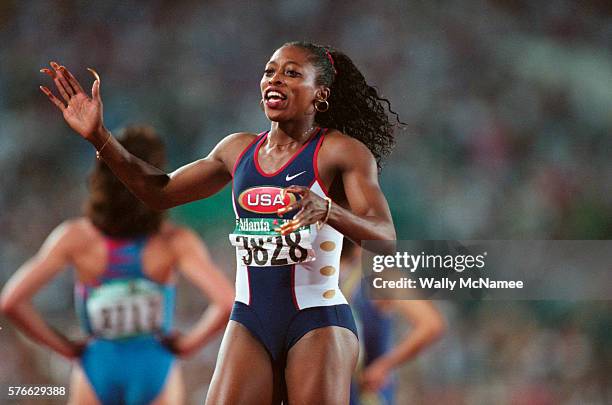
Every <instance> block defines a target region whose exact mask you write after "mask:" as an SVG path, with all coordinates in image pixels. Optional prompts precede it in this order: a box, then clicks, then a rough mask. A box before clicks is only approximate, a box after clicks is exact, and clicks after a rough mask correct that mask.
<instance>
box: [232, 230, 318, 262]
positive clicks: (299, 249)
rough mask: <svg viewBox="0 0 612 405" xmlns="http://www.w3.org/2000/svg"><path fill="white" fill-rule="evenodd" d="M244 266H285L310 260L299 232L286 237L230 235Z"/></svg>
mask: <svg viewBox="0 0 612 405" xmlns="http://www.w3.org/2000/svg"><path fill="white" fill-rule="evenodd" d="M232 236H233V238H234V242H235V245H236V247H237V248H238V254H239V255H240V256H241V259H242V262H243V263H244V265H245V266H286V265H289V264H295V263H302V262H305V261H308V260H311V257H312V255H311V254H310V252H309V249H308V248H306V247H304V246H302V245H300V243H303V241H302V235H301V233H299V232H295V233H290V234H288V235H275V236H256V235H232Z"/></svg>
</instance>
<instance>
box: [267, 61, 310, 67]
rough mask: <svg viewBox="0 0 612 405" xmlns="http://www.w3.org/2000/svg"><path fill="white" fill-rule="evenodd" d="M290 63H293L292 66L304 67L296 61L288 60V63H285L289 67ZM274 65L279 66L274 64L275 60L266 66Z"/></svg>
mask: <svg viewBox="0 0 612 405" xmlns="http://www.w3.org/2000/svg"><path fill="white" fill-rule="evenodd" d="M290 63H292V64H294V65H297V66H300V67H302V65H300V64H299V63H297V62H296V61H294V60H288V61H287V62H285V65H288V64H290ZM272 64H274V65H277V64H278V63H277V62H274V61H273V60H271V61H268V63H266V65H272Z"/></svg>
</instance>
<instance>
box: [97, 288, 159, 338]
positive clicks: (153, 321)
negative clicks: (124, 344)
mask: <svg viewBox="0 0 612 405" xmlns="http://www.w3.org/2000/svg"><path fill="white" fill-rule="evenodd" d="M163 308H164V294H163V289H162V288H161V287H160V286H158V285H157V284H156V283H154V282H152V281H150V280H146V279H129V280H125V279H119V280H113V281H111V282H108V283H105V284H103V285H101V286H100V287H97V288H95V289H94V290H92V291H91V294H90V296H89V297H88V299H87V307H86V311H87V316H88V318H89V322H90V326H91V329H92V332H93V333H94V334H95V335H98V336H101V337H104V338H108V339H116V338H124V337H131V336H136V335H140V334H146V333H155V332H159V331H161V329H162V326H163V322H164V319H163V312H164V311H163Z"/></svg>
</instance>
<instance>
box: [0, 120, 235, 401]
mask: <svg viewBox="0 0 612 405" xmlns="http://www.w3.org/2000/svg"><path fill="white" fill-rule="evenodd" d="M119 142H120V143H121V144H122V145H123V147H124V148H126V150H129V151H130V152H131V153H133V154H134V155H135V156H138V157H139V158H141V159H143V160H145V161H147V162H149V163H150V164H152V165H154V166H156V167H163V165H164V161H165V152H164V146H163V144H162V142H161V140H160V139H159V138H158V137H157V135H156V134H155V133H154V131H153V130H152V129H151V128H149V127H128V128H126V129H125V130H124V132H123V134H122V136H121V137H120V138H119ZM89 188H90V193H89V198H88V200H87V202H86V204H85V216H84V217H81V218H76V219H72V220H68V221H66V222H64V223H62V224H61V225H60V226H58V227H57V228H56V229H55V230H54V231H53V232H52V233H51V235H49V237H48V238H47V240H46V242H45V243H44V244H43V246H42V248H41V249H40V251H39V252H38V253H37V254H36V255H35V256H34V257H33V258H31V259H30V260H28V261H27V262H26V263H25V264H24V265H23V266H21V268H20V269H19V270H18V271H17V272H16V273H15V274H14V275H13V276H12V277H11V279H10V280H9V281H8V283H7V284H6V286H5V288H4V290H3V292H2V300H1V303H2V310H3V312H4V313H5V314H6V315H7V316H8V317H9V318H11V319H12V320H13V321H14V323H15V324H16V325H17V326H18V327H19V329H21V330H22V331H23V332H24V333H25V334H26V335H27V336H29V337H30V338H32V339H33V340H35V341H37V342H39V343H42V344H44V345H47V346H49V347H50V348H51V349H52V350H54V351H55V352H57V353H59V354H61V355H62V356H64V357H66V358H68V359H74V360H76V362H75V366H74V367H73V371H72V378H71V380H72V381H71V387H70V390H69V391H70V396H71V399H70V402H71V403H73V404H87V405H90V404H96V403H101V404H103V405H107V404H119V403H123V404H150V403H153V404H180V403H182V402H183V395H184V393H183V385H182V377H181V373H180V368H179V366H178V364H177V363H176V361H175V358H176V356H188V355H190V354H192V353H194V352H195V351H196V350H198V349H199V348H200V347H202V345H204V344H206V343H207V342H208V341H209V340H210V339H211V338H212V337H213V336H214V335H215V334H216V333H218V332H219V331H221V330H222V329H223V328H224V326H225V325H226V323H227V320H228V316H229V312H230V309H231V304H232V302H233V297H234V292H233V289H232V287H231V285H230V284H229V282H228V281H227V280H226V278H225V277H224V276H223V275H222V273H221V272H220V271H218V270H217V269H216V268H215V265H214V264H213V262H212V260H211V259H210V257H209V255H208V252H207V250H206V248H205V246H204V244H203V243H202V241H201V240H200V239H199V238H198V237H197V236H196V235H195V234H194V233H193V232H192V231H191V230H189V229H186V228H183V227H179V226H176V225H173V224H172V223H170V222H168V221H166V220H165V214H164V213H163V212H160V211H154V210H151V209H149V208H147V207H146V206H145V205H144V204H142V203H141V202H140V201H138V200H137V199H136V198H135V197H134V196H133V195H132V194H131V193H130V192H129V191H128V190H127V189H126V188H125V186H124V185H123V184H122V183H121V182H120V181H119V180H118V179H117V178H116V177H115V176H114V175H113V173H112V172H111V171H110V169H109V168H108V167H107V166H106V165H105V164H104V163H103V162H102V161H97V164H96V167H95V169H94V171H93V173H92V174H91V176H90V179H89ZM68 266H73V267H74V268H75V270H76V272H75V275H76V286H75V299H76V307H77V312H78V315H79V317H80V319H81V323H82V327H83V329H84V331H85V332H86V334H87V335H88V339H87V340H86V341H82V342H76V341H71V340H69V339H68V338H67V337H66V336H63V335H62V334H61V333H60V332H58V331H56V330H54V329H53V328H52V327H51V326H50V325H48V324H47V323H46V322H45V321H44V319H43V318H42V316H41V315H40V314H39V313H38V311H37V310H36V309H35V308H34V306H33V305H32V303H31V298H32V296H33V295H34V294H35V293H36V292H37V291H39V290H40V289H41V288H42V287H44V286H45V285H46V284H47V283H48V282H49V281H50V280H51V279H52V278H53V277H54V276H56V275H58V274H59V273H60V272H61V271H63V270H65V269H66V268H67V267H68ZM176 269H178V270H179V271H180V273H181V274H182V275H183V276H185V277H186V278H187V279H188V280H189V281H190V282H191V283H193V284H194V285H195V286H196V287H198V289H200V290H201V292H202V293H203V295H205V296H207V297H208V298H209V299H210V301H211V303H210V305H209V306H208V309H207V310H206V311H205V312H204V314H203V315H202V317H201V318H200V320H199V321H198V323H197V324H196V325H194V327H193V328H192V329H191V330H190V331H189V332H188V333H186V334H180V333H178V332H173V331H172V318H173V310H174V302H175V280H176V272H175V270H176Z"/></svg>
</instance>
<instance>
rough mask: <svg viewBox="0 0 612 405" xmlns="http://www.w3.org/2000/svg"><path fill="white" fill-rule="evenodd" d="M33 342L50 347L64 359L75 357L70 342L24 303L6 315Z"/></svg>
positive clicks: (30, 306) (30, 305)
mask: <svg viewBox="0 0 612 405" xmlns="http://www.w3.org/2000/svg"><path fill="white" fill-rule="evenodd" d="M6 315H7V316H8V317H9V318H10V319H11V320H12V321H13V322H14V323H15V324H16V325H17V327H18V328H19V329H20V330H21V331H22V332H23V333H25V334H26V335H27V336H28V337H29V338H31V339H32V340H34V341H36V342H39V343H42V344H44V345H46V346H48V347H50V348H51V349H52V350H53V351H55V352H57V353H59V354H61V355H62V356H64V357H67V358H72V357H74V356H75V353H74V351H73V347H72V344H71V343H70V341H69V340H68V339H67V338H66V337H65V336H63V335H62V334H60V333H58V332H57V331H55V330H54V329H52V328H51V327H50V326H49V325H48V324H47V323H46V322H45V321H44V319H43V318H42V317H41V316H40V314H39V313H38V312H37V311H36V310H35V309H34V307H33V306H32V304H30V303H22V304H19V305H17V306H16V307H15V308H13V309H12V310H11V311H10V312H8V313H7V314H6Z"/></svg>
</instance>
